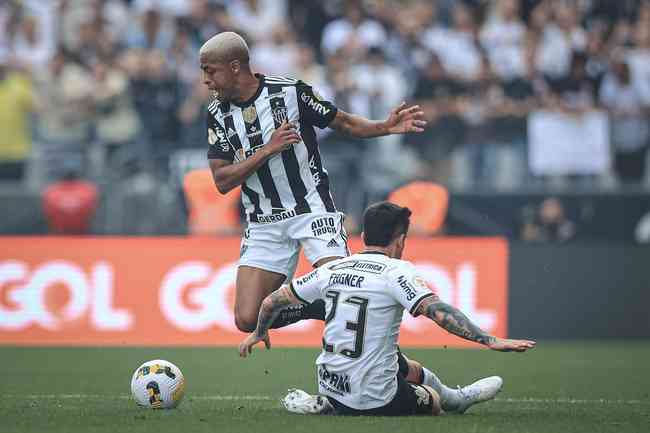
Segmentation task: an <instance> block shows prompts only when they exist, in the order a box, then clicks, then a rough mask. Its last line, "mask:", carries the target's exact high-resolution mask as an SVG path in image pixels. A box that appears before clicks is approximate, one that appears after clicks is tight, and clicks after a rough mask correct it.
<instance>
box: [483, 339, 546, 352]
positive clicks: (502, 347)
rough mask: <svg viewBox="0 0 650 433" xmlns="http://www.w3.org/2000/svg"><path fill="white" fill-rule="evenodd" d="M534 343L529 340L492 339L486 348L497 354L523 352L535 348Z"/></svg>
mask: <svg viewBox="0 0 650 433" xmlns="http://www.w3.org/2000/svg"><path fill="white" fill-rule="evenodd" d="M535 344H536V343H535V342H534V341H531V340H511V339H508V338H494V339H493V340H492V341H491V342H490V343H488V345H487V346H488V347H489V348H490V349H492V350H498V351H499V352H525V351H526V350H528V349H532V348H533V347H535Z"/></svg>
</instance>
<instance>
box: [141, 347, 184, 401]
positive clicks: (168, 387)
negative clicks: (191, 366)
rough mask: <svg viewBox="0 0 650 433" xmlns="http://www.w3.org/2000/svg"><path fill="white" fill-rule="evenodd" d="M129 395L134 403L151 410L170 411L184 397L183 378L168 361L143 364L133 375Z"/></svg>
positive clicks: (158, 360)
mask: <svg viewBox="0 0 650 433" xmlns="http://www.w3.org/2000/svg"><path fill="white" fill-rule="evenodd" d="M131 394H132V395H133V398H134V399H135V401H136V403H138V405H139V406H142V407H148V408H152V409H172V408H175V407H176V406H178V403H180V402H181V400H182V399H183V396H184V395H185V378H184V377H183V373H181V370H180V369H179V368H178V367H176V366H175V365H174V364H172V363H171V362H169V361H164V360H162V359H155V360H153V361H149V362H145V363H144V364H142V365H141V366H140V367H138V369H137V370H135V372H134V373H133V377H132V378H131Z"/></svg>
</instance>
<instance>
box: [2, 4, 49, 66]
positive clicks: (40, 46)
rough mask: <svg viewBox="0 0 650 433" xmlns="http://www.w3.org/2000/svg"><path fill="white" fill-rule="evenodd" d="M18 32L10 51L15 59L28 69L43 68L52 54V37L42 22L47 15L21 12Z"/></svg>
mask: <svg viewBox="0 0 650 433" xmlns="http://www.w3.org/2000/svg"><path fill="white" fill-rule="evenodd" d="M23 13H24V14H25V15H24V16H23V18H22V20H21V22H20V25H19V27H18V32H17V33H16V35H15V37H14V40H13V47H12V51H13V53H14V55H15V56H16V57H17V59H18V60H19V61H20V62H21V63H22V64H24V65H25V66H26V67H28V68H29V70H37V69H43V68H45V67H46V66H47V63H48V61H49V60H50V58H51V57H52V55H53V54H54V49H55V47H54V44H53V42H54V37H53V34H52V32H51V30H52V29H51V26H50V29H49V30H50V32H48V27H47V26H46V25H45V24H44V23H43V21H44V20H45V19H46V18H47V17H43V16H41V17H39V16H36V15H30V14H27V11H24V12H23Z"/></svg>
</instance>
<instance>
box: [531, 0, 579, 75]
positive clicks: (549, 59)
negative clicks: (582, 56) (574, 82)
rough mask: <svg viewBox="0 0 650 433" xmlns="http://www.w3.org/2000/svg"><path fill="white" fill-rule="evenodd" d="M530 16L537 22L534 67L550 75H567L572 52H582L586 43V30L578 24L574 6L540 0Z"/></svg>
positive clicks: (566, 3) (576, 10)
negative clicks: (538, 36) (538, 38)
mask: <svg viewBox="0 0 650 433" xmlns="http://www.w3.org/2000/svg"><path fill="white" fill-rule="evenodd" d="M551 17H554V19H551ZM533 19H534V20H535V22H536V25H537V26H541V29H540V30H541V33H540V40H539V45H538V47H537V50H536V66H537V69H538V70H539V71H540V72H542V73H543V74H545V75H548V76H549V77H551V78H553V79H558V78H561V77H564V76H567V75H568V74H569V73H570V71H571V64H572V58H573V53H574V52H576V51H577V52H582V51H584V50H585V48H586V46H587V34H586V32H585V30H584V29H583V28H582V27H581V26H580V17H579V15H578V9H577V8H576V6H575V5H573V4H571V3H568V2H559V3H551V2H549V1H548V0H543V1H542V2H540V4H539V5H538V6H537V7H536V8H535V10H534V11H533Z"/></svg>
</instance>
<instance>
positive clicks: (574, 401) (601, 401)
mask: <svg viewBox="0 0 650 433" xmlns="http://www.w3.org/2000/svg"><path fill="white" fill-rule="evenodd" d="M10 398H11V399H27V400H85V399H89V400H93V399H105V400H106V399H113V400H115V399H119V400H129V399H131V396H130V395H126V394H122V395H100V394H24V395H20V394H4V395H0V399H10ZM187 398H188V399H189V400H214V401H273V400H277V401H279V400H280V396H270V395H189V396H187ZM495 401H496V402H499V403H513V404H525V403H532V404H602V405H617V404H619V405H620V404H629V405H650V400H607V399H594V400H586V399H573V398H533V397H523V398H496V399H495Z"/></svg>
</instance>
